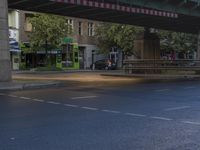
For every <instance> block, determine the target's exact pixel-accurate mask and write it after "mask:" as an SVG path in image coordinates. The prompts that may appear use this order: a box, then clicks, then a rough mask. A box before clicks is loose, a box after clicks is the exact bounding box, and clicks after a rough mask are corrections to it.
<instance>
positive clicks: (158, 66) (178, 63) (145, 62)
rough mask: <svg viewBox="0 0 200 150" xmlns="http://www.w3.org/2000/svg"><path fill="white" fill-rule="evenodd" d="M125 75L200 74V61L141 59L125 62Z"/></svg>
mask: <svg viewBox="0 0 200 150" xmlns="http://www.w3.org/2000/svg"><path fill="white" fill-rule="evenodd" d="M124 70H125V73H128V74H132V73H164V72H168V71H193V72H195V73H196V74H197V73H199V72H200V60H188V59H184V60H160V59H159V60H154V59H139V60H125V61H124Z"/></svg>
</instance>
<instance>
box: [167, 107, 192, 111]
mask: <svg viewBox="0 0 200 150" xmlns="http://www.w3.org/2000/svg"><path fill="white" fill-rule="evenodd" d="M187 108H191V106H180V107H173V108H167V109H165V110H164V111H173V110H181V109H187Z"/></svg>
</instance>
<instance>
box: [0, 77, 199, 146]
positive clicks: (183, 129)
mask: <svg viewBox="0 0 200 150" xmlns="http://www.w3.org/2000/svg"><path fill="white" fill-rule="evenodd" d="M199 83H200V82H199V81H185V82H183V81H182V82H148V83H147V82H135V81H131V82H130V81H129V82H124V81H122V82H115V80H114V81H112V82H106V81H100V82H99V81H88V82H74V83H70V82H69V83H68V82H66V83H65V85H63V86H61V87H49V88H45V89H29V90H23V91H22V90H20V91H7V92H6V91H4V92H3V91H1V92H0V103H1V104H0V122H1V123H0V149H1V150H198V149H200V92H199V89H200V84H199Z"/></svg>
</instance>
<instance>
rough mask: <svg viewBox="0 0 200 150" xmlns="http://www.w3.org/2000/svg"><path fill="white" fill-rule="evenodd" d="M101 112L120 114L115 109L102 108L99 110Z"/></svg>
mask: <svg viewBox="0 0 200 150" xmlns="http://www.w3.org/2000/svg"><path fill="white" fill-rule="evenodd" d="M101 111H102V112H107V113H113V114H120V113H121V112H120V111H116V110H107V109H103V110H101Z"/></svg>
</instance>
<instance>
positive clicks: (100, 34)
mask: <svg viewBox="0 0 200 150" xmlns="http://www.w3.org/2000/svg"><path fill="white" fill-rule="evenodd" d="M141 30H142V28H139V27H135V26H132V25H121V24H112V23H103V24H101V25H100V26H99V27H98V28H97V30H96V37H97V41H98V47H99V48H100V50H101V51H102V52H103V53H108V52H109V51H110V49H111V48H112V47H117V48H119V49H122V50H123V51H124V52H127V53H129V52H132V51H133V49H134V39H135V37H136V34H137V33H138V32H140V31H141Z"/></svg>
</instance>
